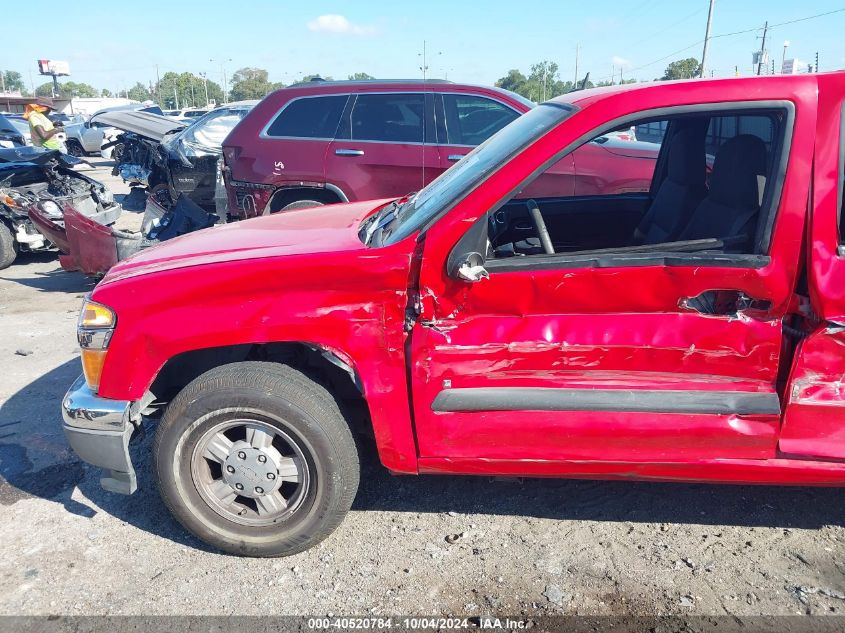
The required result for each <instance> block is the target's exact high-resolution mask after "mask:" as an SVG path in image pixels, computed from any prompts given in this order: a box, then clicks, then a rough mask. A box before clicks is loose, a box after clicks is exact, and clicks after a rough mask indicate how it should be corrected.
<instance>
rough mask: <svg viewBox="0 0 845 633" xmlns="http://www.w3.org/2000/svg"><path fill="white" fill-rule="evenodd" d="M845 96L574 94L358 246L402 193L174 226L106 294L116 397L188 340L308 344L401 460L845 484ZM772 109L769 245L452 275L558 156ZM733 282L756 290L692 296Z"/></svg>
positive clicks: (685, 87)
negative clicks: (480, 172) (616, 132)
mask: <svg viewBox="0 0 845 633" xmlns="http://www.w3.org/2000/svg"><path fill="white" fill-rule="evenodd" d="M633 92H636V95H633V98H632V93H633ZM843 95H845V74H842V73H839V74H835V75H818V76H816V75H807V76H801V77H771V78H765V79H746V80H711V81H696V82H679V83H674V82H669V83H666V84H661V85H649V86H643V87H634V88H631V87H625V88H611V89H605V90H591V91H585V92H583V93H572V94H570V95H567V96H566V97H563V98H560V99H559V101H560V102H561V103H562V104H564V105H566V106H567V107H572V108H573V109H574V112H573V113H572V115H571V116H569V117H567V118H566V119H565V120H563V121H562V122H561V123H560V124H558V125H556V126H555V127H553V128H552V129H551V130H549V131H548V132H547V133H545V134H543V135H542V136H540V137H539V138H538V139H537V140H536V141H534V142H532V143H531V144H530V145H528V146H527V147H524V148H522V149H521V150H520V151H519V152H517V153H516V154H515V155H514V156H512V157H511V158H509V159H508V160H507V161H505V162H503V163H502V164H501V165H500V166H498V167H497V169H496V170H495V171H493V172H491V173H490V174H487V175H486V176H485V178H484V179H483V180H482V181H481V182H480V183H478V184H477V186H475V187H474V188H472V189H471V190H470V191H466V192H463V194H462V195H461V196H460V198H459V199H457V200H455V201H454V203H453V204H451V205H448V206H446V207H444V209H443V211H442V213H441V214H440V215H439V216H438V217H436V218H434V219H433V220H432V221H431V222H429V223H428V224H427V225H426V226H424V227H423V230H422V231H421V232H415V233H413V234H411V235H409V236H408V237H407V238H405V239H403V240H400V241H397V242H396V243H393V244H388V245H386V246H380V247H377V248H370V247H368V246H365V245H364V244H363V243H362V241H361V239H360V238H359V226H360V225H361V223H362V221H364V220H365V218H367V217H368V216H370V215H371V214H373V213H376V212H377V211H379V209H381V208H382V207H384V206H385V204H386V202H387V201H373V202H356V203H349V204H341V205H333V206H327V207H321V208H319V209H302V210H297V211H292V212H289V213H284V214H281V215H274V216H267V217H263V218H256V219H253V220H247V221H244V222H240V223H237V224H235V225H227V226H223V227H218V228H215V229H211V230H207V231H203V232H200V233H196V234H193V235H188V236H184V237H181V238H177V239H174V240H171V241H170V242H168V243H166V244H164V245H162V246H158V247H156V248H153V249H150V250H148V251H146V252H143V253H142V254H140V255H138V256H135V257H133V258H131V259H129V260H126V261H124V262H120V263H119V264H117V265H116V266H115V267H114V268H112V270H111V271H110V272H109V274H108V275H107V276H106V278H105V279H104V280H103V282H101V283H100V284H99V285H98V287H97V288H96V290H95V292H94V295H93V298H94V299H95V300H96V301H98V302H101V303H103V304H105V305H108V306H110V307H112V308H114V309H115V311H116V313H117V315H118V326H117V328H116V330H115V333H114V336H113V339H112V342H111V347H110V351H109V354H108V357H107V359H106V363H105V367H104V371H103V377H102V381H101V384H100V389H99V392H98V395H99V396H101V397H104V398H113V399H116V400H128V401H137V400H139V399H140V398H142V397H143V395H144V394H145V392H146V391H147V390H148V389H149V387H150V385H151V384H152V383H153V381H154V379H155V377H156V375H157V374H158V372H159V371H160V370H161V368H162V367H163V366H164V365H165V364H166V362H167V361H168V360H169V359H171V358H173V357H175V356H177V355H179V354H181V353H184V352H187V351H192V350H197V349H206V348H212V347H220V346H227V345H242V344H249V343H265V342H287V341H290V342H302V343H307V344H309V345H312V346H314V347H317V348H319V349H322V350H325V351H327V352H330V353H332V354H333V355H334V356H336V357H337V358H338V359H340V360H341V361H342V362H343V363H345V364H347V365H348V366H349V367H351V368H352V370H353V371H354V374H355V376H356V377H357V378H358V380H359V381H360V384H361V388H362V391H363V395H364V397H365V399H366V402H367V406H368V408H369V412H370V417H371V420H372V425H373V428H374V433H375V437H376V442H377V445H378V449H379V455H380V458H381V460H382V462H383V463H384V464H385V466H387V467H388V468H390V469H391V470H393V471H396V472H403V473H416V472H430V473H472V474H498V475H530V476H565V477H585V478H638V479H661V480H694V481H724V482H734V483H777V484H789V483H792V484H818V485H841V484H845V463H842V462H838V461H832V460H841V459H842V458H843V457H845V431H844V430H843V429H845V388H843V387H842V385H841V384H840V381H841V380H842V377H843V374H845V334H843V330H842V328H840V327H838V326H837V325H836V324H835V322H836V321H837V320H838V319H839V320H842V321H843V322H845V291H843V290H842V289H843V288H845V279H842V280H841V281H840V280H839V277H838V271H839V270H840V268H839V266H840V265H841V264H842V262H841V261H840V258H839V256H838V254H837V247H838V245H839V237H838V231H837V217H838V206H837V205H838V204H839V198H840V196H841V186H842V180H841V174H842V172H843V165H842V162H841V156H842V154H841V152H840V147H839V144H840V141H839V138H840V136H839V130H840V128H841V112H842V100H843ZM754 101H757V102H760V103H761V104H762V103H767V104H768V103H778V104H784V103H787V104H790V106H789V107H790V108H791V109H790V112H791V115H790V116H791V119H790V125H789V127H788V138H787V145H786V149H785V151H786V153H787V159H786V160H785V161H784V162H783V163H782V165H783V167H785V169H781V170H780V171H779V172H778V173H777V174H776V176H777V179H778V182H777V185H778V186H777V188H776V191H777V195H776V200H774V202H773V206H772V208H773V223H772V225H771V230H770V235H769V236H768V238H767V239H768V246H767V250H766V252H765V253H763V254H759V255H755V256H737V257H733V258H731V257H722V258H719V257H713V258H710V259H707V258H706V257H705V258H702V259H701V260H700V262H699V263H696V264H691V263H690V262H689V261H687V260H683V258H681V259H678V260H677V261H675V260H673V259H672V258H663V259H661V258H657V259H654V260H651V259H647V258H646V259H644V260H643V261H641V262H639V263H636V264H633V265H630V264H629V265H622V264H615V265H614V263H613V261H610V262H609V263H608V262H607V261H604V260H602V261H600V262H596V261H592V262H591V263H585V264H582V265H568V266H546V267H544V266H542V265H540V266H535V267H529V268H525V267H522V268H520V267H519V266H516V267H511V268H508V267H501V266H500V267H498V268H497V267H496V266H494V265H492V264H491V266H490V268H489V273H490V275H489V278H486V279H483V280H481V281H479V282H476V283H467V282H466V281H462V280H460V279H456V278H455V277H454V276H451V275H450V274H449V273H448V272H447V265H446V262H447V261H448V260H449V257H450V254H451V253H452V251H453V250H454V249H455V247H456V245H457V244H458V243H459V241H460V240H461V238H462V237H463V236H464V235H465V234H466V233H467V231H468V230H469V229H470V227H472V226H474V225H475V224H476V222H477V221H478V220H479V218H482V216H484V215H485V214H486V213H488V212H490V211H491V210H494V209H496V208H497V205H500V204H501V203H502V202H503V201H505V200H507V199H508V198H509V197H510V195H512V193H513V192H514V191H515V190H516V189H517V188H518V187H519V186H520V183H522V182H523V181H524V180H526V178H528V177H529V176H530V175H531V174H532V173H536V172H537V171H538V170H539V169H541V168H542V167H543V165H544V164H551V163H552V162H553V161H552V160H551V157H554V158H555V159H557V157H559V152H560V151H561V149H562V148H567V147H574V146H576V145H577V144H578V143H579V142H583V140H584V139H585V138H587V137H589V136H590V135H591V134H594V133H596V131H597V130H598V131H601V130H602V129H604V128H605V127H612V126H613V125H614V124H618V122H619V121H620V120H622V121H624V120H625V117H629V116H632V115H636V114H637V113H640V112H667V111H674V109H678V108H681V109H682V108H696V107H701V106H702V105H703V104H704V105H708V106H710V107H713V106H714V104H715V105H716V106H719V107H721V105H724V104H728V105H729V104H730V103H732V102H742V103H743V104H747V103H748V102H754ZM828 101H829V103H828ZM822 102H824V104H823V103H822ZM831 130H837V132H836V135H832V132H831ZM823 132H824V135H823V134H822V133H823ZM834 138H835V139H836V142H835V143H834V142H833V140H832V139H834ZM834 145H835V147H832V146H834ZM837 188H839V190H838V189H837ZM804 235H806V236H807V240H806V244H805V242H804V239H803V236H804ZM805 253H806V257H807V258H808V262H807V264H806V265H805V264H804V263H803V262H802V257H804V256H805V255H804V254H805ZM842 270H843V271H844V272H843V273H842V274H843V275H845V269H842ZM802 275H803V276H805V277H806V284H804V283H803V278H802ZM150 284H154V287H155V292H149V291H148V290H149V288H150ZM805 285H806V286H807V287H808V288H809V290H808V291H807V290H803V287H804V286H805ZM714 291H728V292H732V293H735V294H736V295H737V296H738V297H743V298H747V299H748V301H747V302H745V303H741V304H740V305H738V307H737V309H736V310H735V311H733V312H730V313H708V312H707V311H706V310H702V309H700V307H697V305H698V304H697V303H696V301H695V299H696V298H697V297H700V296H702V295H704V294H707V293H711V292H714ZM802 293H803V294H808V295H809V298H808V300H807V302H806V303H807V305H809V306H810V309H806V310H803V311H800V310H797V308H796V306H799V305H802V302H801V300H799V298H798V295H801V294H802ZM796 322H800V323H799V326H796V325H795V324H796ZM784 326H788V327H787V330H789V328H792V329H796V327H797V329H799V330H801V331H803V336H804V338H803V340H800V341H795V340H793V339H792V338H790V337H789V336H787V335H785V334H784V332H785V328H784ZM786 368H789V370H787V369H786Z"/></svg>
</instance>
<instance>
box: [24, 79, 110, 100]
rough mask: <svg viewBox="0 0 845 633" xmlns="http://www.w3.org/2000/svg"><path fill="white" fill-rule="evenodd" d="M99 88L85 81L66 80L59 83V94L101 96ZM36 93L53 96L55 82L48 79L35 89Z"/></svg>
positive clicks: (67, 96) (66, 96)
mask: <svg viewBox="0 0 845 633" xmlns="http://www.w3.org/2000/svg"><path fill="white" fill-rule="evenodd" d="M99 94H100V93H99V92H98V91H97V89H96V88H95V87H94V86H92V85H90V84H85V83H77V82H75V81H66V82H65V83H60V84H59V96H61V97H64V98H66V99H71V98H73V97H96V96H99ZM35 95H36V96H38V97H52V96H53V82H52V81H48V82H47V83H43V84H41V85H40V86H38V87H37V88H36V89H35Z"/></svg>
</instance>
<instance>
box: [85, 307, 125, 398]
mask: <svg viewBox="0 0 845 633" xmlns="http://www.w3.org/2000/svg"><path fill="white" fill-rule="evenodd" d="M116 324H117V316H116V315H115V313H114V310H112V309H111V308H109V307H107V306H104V305H103V304H101V303H96V302H94V301H91V300H90V299H85V301H84V302H83V304H82V311H81V312H80V313H79V322H78V324H77V327H76V338H77V339H78V340H79V347H80V348H81V351H82V373H83V374H84V375H85V382H87V383H88V388H89V389H91V391H94V392H96V391H97V389H99V388H100V376H101V375H102V373H103V365H104V364H105V362H106V352H108V347H109V342H110V341H111V337H112V334H113V333H114V328H115V325H116Z"/></svg>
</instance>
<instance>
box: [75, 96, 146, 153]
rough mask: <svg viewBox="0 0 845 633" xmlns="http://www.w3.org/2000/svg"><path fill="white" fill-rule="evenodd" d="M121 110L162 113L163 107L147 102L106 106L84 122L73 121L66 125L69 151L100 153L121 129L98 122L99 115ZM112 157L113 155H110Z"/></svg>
mask: <svg viewBox="0 0 845 633" xmlns="http://www.w3.org/2000/svg"><path fill="white" fill-rule="evenodd" d="M120 110H140V111H143V112H152V113H154V114H160V113H161V109H160V108H159V107H158V106H156V105H153V106H149V105H145V104H137V105H128V106H116V107H113V108H105V109H104V110H99V111H98V112H95V113H94V114H92V115H91V118H90V119H88V120H87V121H85V122H82V123H72V124H70V125H66V126H65V127H64V130H65V134H67V141H65V144H66V145H67V151H68V153H69V154H72V155H73V156H85V155H86V154H98V153H100V150H101V149H102V147H103V145H104V144H106V143H108V142H109V140H111V139H113V138H114V137H116V136H117V135H118V134H120V131H119V130H116V129H115V128H113V127H111V126H109V125H106V124H105V123H100V122H98V121H97V120H96V119H97V116H98V115H100V114H103V113H104V112H114V111H120ZM108 158H111V155H109V156H108Z"/></svg>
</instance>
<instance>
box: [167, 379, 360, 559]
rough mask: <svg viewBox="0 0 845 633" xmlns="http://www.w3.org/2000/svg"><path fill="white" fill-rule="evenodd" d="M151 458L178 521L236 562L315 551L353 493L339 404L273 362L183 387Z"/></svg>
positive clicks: (349, 441) (353, 472)
mask: <svg viewBox="0 0 845 633" xmlns="http://www.w3.org/2000/svg"><path fill="white" fill-rule="evenodd" d="M153 456H154V459H155V464H156V471H157V472H156V474H157V479H158V485H159V490H160V491H161V496H162V498H163V499H164V502H165V504H166V505H167V507H168V508H169V509H170V511H171V512H172V513H173V515H174V516H175V517H176V519H177V520H178V521H179V522H180V523H181V524H182V525H184V526H185V527H186V528H187V529H188V530H189V531H191V532H192V533H193V534H194V535H195V536H197V537H198V538H200V539H202V540H203V541H205V542H206V543H209V544H210V545H212V546H214V547H217V548H220V549H222V550H224V551H227V552H230V553H233V554H239V555H246V556H289V555H292V554H296V553H298V552H301V551H303V550H306V549H308V548H310V547H312V546H314V545H316V544H317V543H319V542H320V541H322V540H323V539H324V538H326V537H327V536H328V535H329V534H331V533H332V531H334V529H335V528H336V527H337V526H338V525H339V524H340V522H341V520H342V519H343V517H344V516H345V515H346V513H347V511H348V510H349V508H350V506H351V505H352V501H353V499H354V498H355V493H356V491H357V489H358V479H359V460H358V451H357V449H356V445H355V441H354V439H353V437H352V433H351V432H350V430H349V426H348V424H347V422H346V420H345V419H344V417H343V415H342V414H341V412H340V409H339V408H338V405H337V402H336V401H335V399H334V398H333V397H332V396H331V394H330V393H329V392H328V391H326V389H324V388H323V387H322V386H320V385H319V384H317V383H316V382H314V381H312V380H310V379H309V378H307V377H306V376H305V375H304V374H302V373H301V372H299V371H297V370H295V369H293V368H292V367H288V366H286V365H279V364H276V363H264V362H242V363H233V364H230V365H224V366H221V367H217V368H215V369H212V370H210V371H208V372H206V373H205V374H203V375H201V376H200V377H198V378H197V379H195V380H194V381H193V382H191V383H190V384H189V385H188V386H187V387H185V388H184V389H183V390H182V391H181V392H180V393H179V394H178V395H177V396H176V397H175V398H174V399H173V401H172V402H171V403H170V405H169V406H168V407H167V411H166V412H165V414H164V417H163V419H162V421H161V423H160V425H159V428H158V431H157V432H156V436H155V441H154V443H153Z"/></svg>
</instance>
